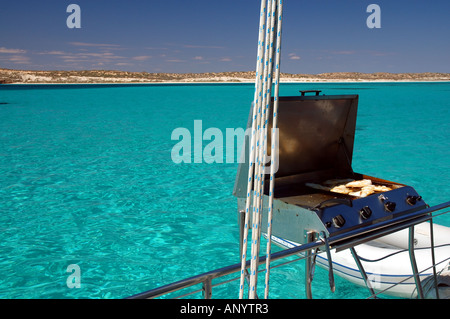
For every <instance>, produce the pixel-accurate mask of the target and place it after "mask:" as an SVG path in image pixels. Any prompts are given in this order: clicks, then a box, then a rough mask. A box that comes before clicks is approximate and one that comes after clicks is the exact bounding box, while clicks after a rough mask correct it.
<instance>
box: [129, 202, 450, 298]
mask: <svg viewBox="0 0 450 319" xmlns="http://www.w3.org/2000/svg"><path fill="white" fill-rule="evenodd" d="M448 207H450V202H446V203H443V204H440V205H437V206H434V207H431V208H428V209H425V210H424V211H422V212H421V213H420V214H419V215H415V217H414V218H412V219H410V220H407V221H405V222H402V223H399V224H395V225H391V226H389V227H385V228H382V229H380V230H378V231H377V232H375V233H371V234H366V235H365V236H354V237H352V238H346V239H344V240H343V238H336V239H332V238H329V239H328V240H329V245H330V246H331V248H332V249H337V250H339V249H346V248H351V247H354V246H356V245H358V244H361V243H363V242H367V241H370V240H373V239H375V238H378V237H382V236H384V235H388V234H391V233H393V232H396V231H399V230H402V229H406V228H410V229H412V228H413V227H414V225H417V224H420V223H423V222H426V221H429V220H432V219H433V218H435V217H436V216H440V215H444V214H447V213H448V211H447V212H444V213H440V214H438V215H435V216H432V214H431V213H433V212H436V211H439V210H443V209H445V208H448ZM320 247H322V248H323V247H324V242H323V241H322V240H318V241H315V242H310V243H306V244H303V245H300V246H296V247H293V248H290V249H286V250H282V251H279V252H276V253H273V254H272V255H271V261H272V262H273V261H277V260H281V259H284V258H287V257H290V256H294V255H299V254H303V255H304V256H305V257H302V258H298V259H295V260H292V261H289V262H285V263H283V264H280V265H277V266H274V267H272V268H276V267H279V266H282V265H286V264H289V263H292V262H295V261H298V260H303V259H305V258H306V256H310V255H308V252H311V251H312V250H314V249H316V248H320ZM265 262H266V257H265V256H261V257H260V259H259V263H258V266H259V265H261V264H264V263H265ZM411 263H412V266H413V269H414V270H415V269H417V267H416V266H415V259H414V254H413V253H412V254H411ZM246 266H247V267H250V261H247V264H246ZM240 271H241V263H236V264H234V265H231V266H227V267H223V268H220V269H216V270H213V271H209V272H206V273H203V274H200V275H197V276H193V277H190V278H187V279H183V280H180V281H177V282H174V283H170V284H167V285H164V286H161V287H158V288H155V289H151V290H148V291H145V292H142V293H139V294H136V295H133V296H130V297H128V298H127V299H153V298H157V297H161V296H163V295H167V294H169V293H173V292H176V291H179V290H182V289H185V288H189V287H192V286H195V285H198V284H202V285H203V287H202V290H197V291H196V292H199V291H202V292H203V297H204V298H205V299H210V298H212V288H213V287H217V286H220V285H223V284H226V283H229V282H232V281H235V280H238V279H239V277H236V278H234V279H231V280H226V281H224V282H221V283H217V284H214V285H213V284H212V280H214V279H217V278H222V277H224V276H227V275H230V274H233V273H237V272H240ZM413 276H414V278H418V273H417V272H416V271H414V274H413ZM416 285H417V287H418V290H419V291H420V290H421V287H420V281H417V282H416ZM190 294H191V293H188V294H187V295H190ZM187 295H186V294H185V295H183V296H178V297H175V298H179V297H184V296H187ZM421 295H422V294H421V293H419V297H421ZM374 296H375V295H374V294H373V292H372V297H374Z"/></svg>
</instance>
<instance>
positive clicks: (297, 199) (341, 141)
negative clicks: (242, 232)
mask: <svg viewBox="0 0 450 319" xmlns="http://www.w3.org/2000/svg"><path fill="white" fill-rule="evenodd" d="M272 103H273V101H272ZM357 108H358V96H357V95H333V96H326V95H321V96H319V95H318V92H317V95H315V96H304V94H302V96H295V97H280V99H279V109H278V114H277V116H278V125H277V127H278V130H279V131H278V134H279V141H278V150H279V152H278V158H277V161H278V170H277V172H276V174H275V189H274V217H273V219H274V222H273V226H272V227H273V229H272V233H273V235H275V236H278V237H282V238H285V239H288V240H291V241H294V242H297V243H303V242H304V241H305V236H304V232H305V231H314V232H324V233H325V234H326V235H327V236H340V237H342V238H345V237H348V236H358V234H359V233H362V232H363V233H367V232H371V231H375V230H377V229H380V228H383V227H389V226H390V225H393V224H396V223H400V222H403V221H405V220H407V219H411V218H414V216H416V215H417V212H419V211H421V210H424V208H426V207H427V205H426V203H425V202H424V201H423V200H422V198H421V196H419V195H418V194H417V193H416V191H415V190H414V189H413V188H412V187H410V186H406V185H403V184H399V183H395V182H391V181H386V180H383V179H380V178H376V177H370V176H366V175H363V174H359V173H355V172H354V171H353V169H352V157H353V145H354V140H355V129H356V118H357ZM269 112H272V110H269ZM251 118H252V114H250V117H249V122H248V127H250V125H251ZM271 128H272V123H271V122H270V123H269V130H268V132H271ZM270 135H271V134H268V145H271V140H270ZM248 144H249V141H246V143H245V147H244V148H243V155H244V156H245V161H244V162H243V163H241V164H240V165H239V168H238V173H237V176H236V182H235V187H234V192H233V193H234V195H235V196H236V197H237V198H238V209H239V210H244V209H245V201H246V197H247V182H248V154H249V146H248ZM269 149H270V147H268V150H269ZM268 155H269V156H271V155H272V154H270V152H269V154H268ZM269 163H270V162H269ZM267 171H269V170H267ZM269 177H270V176H269V174H266V175H265V179H266V180H268V179H269ZM338 179H346V180H349V179H350V180H365V181H368V182H369V183H370V184H373V185H376V186H377V187H381V190H377V191H376V192H373V193H371V194H370V195H369V196H367V195H364V196H362V195H361V196H357V195H355V194H356V193H357V192H353V193H346V194H342V193H335V192H331V191H329V190H328V189H327V188H326V187H324V186H325V184H326V183H327V182H328V181H330V180H338ZM264 184H265V193H264V196H263V218H265V219H266V218H267V204H268V185H269V183H268V182H266V183H264ZM342 186H344V185H342ZM252 197H253V196H252ZM261 227H262V230H263V231H264V229H265V228H266V227H265V225H264V223H263V224H262V225H261Z"/></svg>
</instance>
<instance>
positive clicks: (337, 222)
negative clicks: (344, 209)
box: [333, 215, 345, 228]
mask: <svg viewBox="0 0 450 319" xmlns="http://www.w3.org/2000/svg"><path fill="white" fill-rule="evenodd" d="M333 225H334V227H336V228H341V227H342V226H344V225H345V218H344V217H343V216H342V215H337V216H336V217H334V218H333Z"/></svg>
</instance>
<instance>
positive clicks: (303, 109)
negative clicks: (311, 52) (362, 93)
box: [269, 95, 358, 177]
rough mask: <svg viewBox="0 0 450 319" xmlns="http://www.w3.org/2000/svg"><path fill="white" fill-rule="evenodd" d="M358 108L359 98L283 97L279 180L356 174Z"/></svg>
mask: <svg viewBox="0 0 450 319" xmlns="http://www.w3.org/2000/svg"><path fill="white" fill-rule="evenodd" d="M357 108H358V96H357V95H333V96H332V95H330V96H325V95H322V96H300V97H298V96H297V97H281V98H280V99H279V110H278V125H277V126H278V129H279V148H278V149H279V167H278V172H277V174H276V177H283V176H290V175H297V174H302V173H309V172H315V171H321V170H330V169H331V170H332V171H334V174H337V175H339V174H344V175H345V174H348V173H351V172H353V170H352V157H353V145H354V139H355V127H356V114H357ZM270 112H271V113H270V114H272V112H273V111H272V109H271V110H270ZM271 129H272V123H271V122H270V124H269V132H271ZM269 135H270V134H269ZM269 143H271V141H270V137H269ZM269 145H270V144H269ZM269 149H270V147H269ZM269 154H270V152H269Z"/></svg>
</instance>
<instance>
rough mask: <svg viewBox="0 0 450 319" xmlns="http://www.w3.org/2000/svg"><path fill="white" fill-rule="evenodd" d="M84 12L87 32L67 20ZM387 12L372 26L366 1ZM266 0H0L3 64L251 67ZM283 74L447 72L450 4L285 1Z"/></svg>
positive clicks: (188, 68)
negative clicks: (76, 10)
mask: <svg viewBox="0 0 450 319" xmlns="http://www.w3.org/2000/svg"><path fill="white" fill-rule="evenodd" d="M71 3H74V4H78V5H79V6H80V8H81V29H69V28H68V27H67V25H66V20H67V17H68V16H69V13H67V12H66V9H67V6H68V5H69V4H71ZM371 3H374V4H378V5H379V6H380V8H381V28H380V29H369V28H368V27H367V25H366V19H367V17H368V16H369V13H367V12H366V9H367V6H368V5H369V4H371ZM259 8H260V0H223V1H220V0H163V1H161V0H159V1H156V0H128V1H123V0H121V1H117V0H69V1H66V0H40V1H37V0H2V1H1V2H0V67H2V68H12V69H34V70H80V69H108V70H110V69H114V70H125V71H147V72H180V73H184V72H221V71H250V70H254V69H255V59H256V48H257V47H256V46H257V37H258V23H259ZM284 8H285V14H284V24H283V51H282V52H283V57H282V64H281V67H282V72H287V73H312V74H317V73H324V72H394V73H401V72H446V73H448V72H450V1H449V0H431V1H430V0H370V1H365V0H284Z"/></svg>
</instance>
